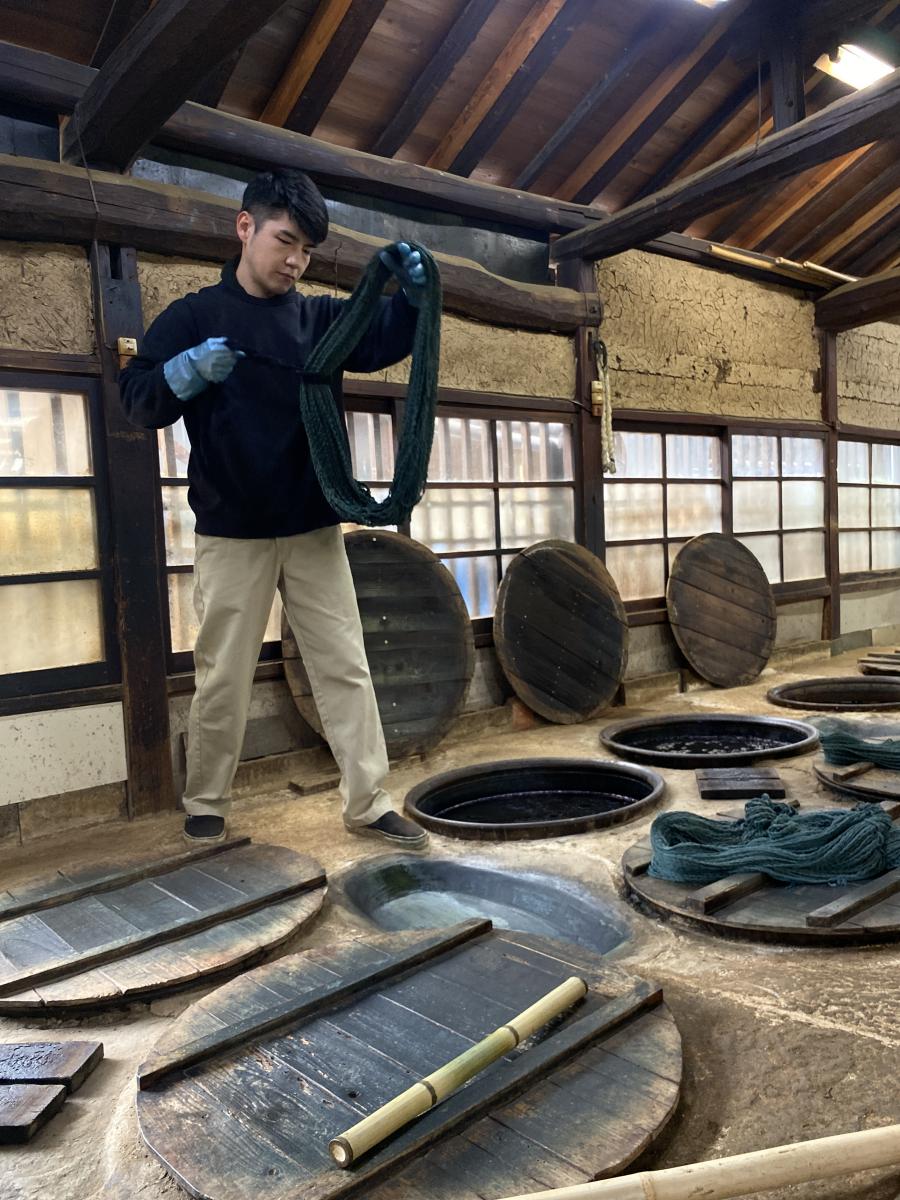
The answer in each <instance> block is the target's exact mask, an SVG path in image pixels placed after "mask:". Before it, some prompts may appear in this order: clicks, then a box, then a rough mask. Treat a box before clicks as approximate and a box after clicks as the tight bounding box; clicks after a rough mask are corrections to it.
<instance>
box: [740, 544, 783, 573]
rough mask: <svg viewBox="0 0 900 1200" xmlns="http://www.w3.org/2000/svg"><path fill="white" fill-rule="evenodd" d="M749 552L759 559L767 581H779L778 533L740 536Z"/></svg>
mask: <svg viewBox="0 0 900 1200" xmlns="http://www.w3.org/2000/svg"><path fill="white" fill-rule="evenodd" d="M738 541H739V542H742V543H743V544H744V545H745V546H746V547H747V549H748V550H749V551H750V552H751V554H755V555H756V557H757V558H758V559H759V562H760V564H761V566H762V569H763V570H764V571H765V573H766V578H767V579H768V581H769V583H781V562H780V561H779V554H778V534H777V533H764V534H760V535H759V536H758V537H740V538H738Z"/></svg>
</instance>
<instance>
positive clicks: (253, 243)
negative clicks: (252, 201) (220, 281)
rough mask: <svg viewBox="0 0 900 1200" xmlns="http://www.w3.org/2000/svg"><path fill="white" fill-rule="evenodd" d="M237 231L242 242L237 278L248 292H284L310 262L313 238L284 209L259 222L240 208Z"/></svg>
mask: <svg viewBox="0 0 900 1200" xmlns="http://www.w3.org/2000/svg"><path fill="white" fill-rule="evenodd" d="M237 232H238V237H239V238H240V239H241V242H242V244H243V249H242V251H241V263H240V266H239V268H238V278H239V280H240V282H241V284H242V286H243V287H244V288H245V289H246V290H247V291H249V292H250V294H251V295H254V296H265V297H270V296H283V295H284V294H285V292H288V291H290V289H291V288H292V287H293V286H294V284H295V283H296V282H297V280H298V279H300V277H301V276H302V275H303V273H304V271H305V270H306V268H307V267H308V266H309V256H310V254H311V253H312V249H313V242H312V240H311V239H310V237H309V235H308V234H307V233H304V231H303V230H302V229H301V228H300V226H299V225H298V224H297V222H296V221H294V220H293V219H292V218H291V217H290V216H289V215H288V213H286V212H284V213H277V214H276V215H275V216H274V217H267V218H266V219H265V220H264V221H262V222H261V223H260V224H257V222H256V221H255V219H254V218H253V217H252V216H251V214H250V213H248V212H241V213H239V214H238V218H237Z"/></svg>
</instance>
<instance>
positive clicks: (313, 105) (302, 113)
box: [281, 0, 386, 133]
mask: <svg viewBox="0 0 900 1200" xmlns="http://www.w3.org/2000/svg"><path fill="white" fill-rule="evenodd" d="M385 2H386V0H353V2H352V3H351V4H350V5H349V6H348V5H347V4H346V0H328V3H326V4H320V5H319V7H318V8H317V9H316V12H315V16H314V18H313V20H314V21H315V20H316V19H317V18H318V16H319V13H320V12H321V11H322V10H323V9H328V8H331V7H334V6H336V7H338V8H341V7H343V8H344V9H345V10H346V11H345V12H344V15H343V17H342V18H341V21H340V23H339V24H338V26H337V28H336V29H335V30H334V32H333V33H332V34H331V37H330V38H329V39H328V44H327V46H326V47H325V49H324V51H323V53H322V54H321V55H320V56H319V58H318V60H317V61H316V62H315V64H314V65H313V66H312V69H311V70H310V71H309V74H308V76H307V78H306V80H305V82H304V84H303V86H302V87H300V88H296V89H295V91H294V95H293V99H292V103H291V105H290V111H289V112H288V115H287V117H286V118H285V120H284V121H283V122H281V124H283V125H284V126H286V128H288V129H293V130H295V131H296V132H297V133H312V132H313V130H314V129H315V128H316V126H317V125H318V123H319V121H320V120H321V119H322V117H323V116H324V115H325V110H326V109H327V108H328V105H329V104H330V103H331V101H332V100H333V99H334V96H335V94H336V93H337V90H338V88H339V87H340V86H341V84H342V83H343V81H344V78H345V76H346V75H347V72H348V71H349V70H350V67H351V66H352V65H353V60H354V59H355V58H356V56H357V54H359V52H360V50H361V49H362V47H363V44H364V43H365V41H366V38H367V37H368V36H369V34H370V32H371V31H372V27H373V25H374V24H375V22H376V21H377V20H378V18H379V17H380V16H381V13H382V11H383V9H384V6H385ZM286 99H288V100H291V95H290V93H288V95H287V97H286Z"/></svg>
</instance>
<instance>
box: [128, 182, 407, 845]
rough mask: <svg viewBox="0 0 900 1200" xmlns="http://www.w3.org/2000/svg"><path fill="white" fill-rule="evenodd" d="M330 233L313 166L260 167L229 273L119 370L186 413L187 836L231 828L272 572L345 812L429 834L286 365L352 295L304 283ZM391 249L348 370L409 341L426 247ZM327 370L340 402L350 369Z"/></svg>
mask: <svg viewBox="0 0 900 1200" xmlns="http://www.w3.org/2000/svg"><path fill="white" fill-rule="evenodd" d="M327 234H328V213H327V210H326V208H325V203H324V201H323V199H322V196H321V195H320V193H319V191H318V189H317V188H316V187H315V185H314V184H313V182H312V180H310V179H309V178H308V177H307V176H306V175H304V174H303V173H302V172H300V171H271V172H267V173H265V174H263V175H259V176H257V177H256V178H255V179H253V180H251V182H250V183H249V184H248V186H247V189H246V191H245V192H244V196H243V200H242V203H241V211H240V213H239V214H238V216H237V235H238V237H239V238H240V241H241V252H240V255H239V257H238V258H236V259H235V260H233V261H232V262H231V263H228V264H227V265H226V266H225V267H224V269H223V271H222V280H221V282H220V283H217V284H215V285H214V286H212V287H206V288H202V289H201V290H200V291H199V292H193V293H191V294H190V295H188V296H185V297H184V298H182V299H180V300H176V301H175V302H174V303H173V304H170V305H169V307H168V308H167V309H166V310H165V311H164V312H162V313H160V315H159V316H158V317H157V318H156V320H155V321H154V322H153V324H152V325H151V326H150V328H149V329H148V330H147V333H146V336H145V338H144V344H143V347H142V352H141V354H140V355H139V356H137V357H135V358H134V359H132V360H131V362H130V363H129V365H128V367H127V369H126V370H125V371H124V372H123V374H122V378H121V390H122V402H123V404H124V406H125V411H126V413H127V414H128V417H129V419H130V420H131V421H133V422H134V423H135V424H136V425H140V426H143V427H144V428H148V429H159V428H162V427H163V426H165V425H170V424H172V423H173V422H175V421H177V420H178V418H179V417H184V422H185V426H186V428H187V432H188V436H189V438H190V442H191V456H190V462H189V465H188V480H189V485H190V486H189V489H188V502H189V503H190V506H191V508H192V509H193V512H194V515H195V518H196V534H195V561H194V605H195V608H196V610H197V615H198V618H199V621H200V630H199V633H198V635H197V643H196V647H195V650H194V664H195V671H196V690H195V693H194V699H193V702H192V704H191V712H190V719H189V724H188V759H187V784H186V787H185V793H184V808H185V811H186V813H187V817H186V819H185V823H184V835H185V838H186V840H187V841H189V842H191V843H200V844H208V843H211V842H215V841H221V840H222V839H223V838H224V837H225V819H226V817H227V815H228V810H229V806H230V795H231V785H232V780H233V778H234V773H235V771H236V769H237V764H238V758H239V755H240V750H241V744H242V741H243V736H244V729H245V726H246V721H247V710H248V708H249V704H250V692H251V687H252V683H253V673H254V669H255V666H256V662H257V659H258V657H259V649H260V646H261V644H262V639H263V635H264V632H265V627H266V622H267V620H268V617H269V612H270V610H271V607H272V602H273V600H274V597H275V589H276V587H277V586H280V587H281V590H282V596H283V599H284V604H285V608H286V610H287V614H288V619H289V620H290V623H291V628H292V629H293V632H294V634H295V636H296V638H297V642H298V644H299V646H300V650H301V653H302V655H303V662H304V664H305V666H306V669H307V671H308V673H309V677H310V683H311V684H312V688H313V694H314V696H315V700H316V705H317V707H318V711H319V715H320V717H321V719H322V725H323V728H324V730H325V736H326V737H327V739H328V742H329V745H330V746H331V750H332V752H333V754H334V756H335V759H336V761H337V763H338V765H339V767H340V770H341V798H342V802H343V818H344V824H345V826H346V827H347V828H348V829H349V830H350V831H351V832H353V833H361V834H369V835H372V836H377V837H381V838H383V839H385V840H387V841H389V842H392V843H395V844H397V845H400V846H403V847H406V848H418V847H420V846H423V845H424V844H425V842H426V840H427V835H426V834H425V833H424V831H423V830H422V829H421V828H420V827H419V826H418V825H415V824H413V822H411V821H408V820H406V819H405V818H404V817H401V816H400V815H399V814H397V813H395V812H394V811H393V809H392V807H391V802H390V798H389V797H388V795H387V793H386V792H385V791H384V788H383V783H384V779H385V776H386V775H387V770H388V763H387V754H386V751H385V744H384V735H383V732H382V728H381V721H380V718H379V715H378V708H377V704H376V701H375V694H374V691H373V689H372V681H371V677H370V675H369V669H368V664H367V663H366V657H365V650H364V647H363V637H362V627H361V623H360V619H359V611H358V608H357V604H356V595H355V592H354V590H353V581H352V578H351V575H350V569H349V566H348V563H347V556H346V552H345V550H344V542H343V538H342V535H341V530H340V525H339V518H338V516H337V514H336V513H335V512H334V510H333V509H332V508H331V507H330V506H329V504H328V503H327V501H326V500H325V497H324V495H323V494H322V489H321V488H320V486H319V483H318V480H317V478H316V475H315V471H314V470H313V467H312V463H311V460H310V452H309V443H308V441H307V438H306V433H305V431H304V428H303V422H302V420H301V417H300V406H299V376H298V374H297V373H296V371H295V370H292V369H291V365H295V366H296V367H297V368H302V367H303V365H304V364H305V362H306V360H307V359H308V357H309V355H310V353H311V351H312V349H313V348H314V346H315V345H316V344H317V342H318V341H319V339H320V338H321V337H322V335H323V334H324V333H325V331H326V330H327V329H328V327H329V326H330V325H331V324H332V322H333V321H334V320H335V319H336V318H337V317H338V316H339V315H340V312H341V308H342V306H343V301H341V300H337V299H334V298H332V297H330V296H321V297H312V298H311V297H304V296H302V295H301V294H300V293H298V292H297V291H296V290H295V286H294V285H295V284H296V282H297V280H298V279H300V277H301V276H302V275H303V273H304V271H305V270H306V268H307V266H308V265H309V258H310V252H311V251H312V249H313V247H314V246H316V245H318V244H319V243H320V242H322V241H324V240H325V237H326V236H327ZM382 259H383V261H384V262H385V263H386V265H387V266H388V267H390V268H391V270H393V272H394V273H395V275H396V276H397V278H398V280H399V281H400V283H401V285H402V286H401V288H400V289H398V291H397V293H396V295H395V296H394V297H393V298H391V299H390V300H388V299H386V298H384V297H382V299H381V300H380V310H379V311H378V312H377V314H376V315H375V318H374V320H373V322H372V324H371V326H370V328H369V331H368V332H367V333H366V335H365V336H364V337H363V339H362V341H361V342H360V343H359V345H358V346H357V348H356V349H355V350H354V352H353V353H352V355H351V356H350V358H349V359H348V360H347V363H346V367H347V369H348V370H351V371H377V370H379V369H381V368H382V367H387V366H390V365H391V364H392V363H396V362H399V361H400V360H401V359H403V358H405V357H406V356H407V355H408V354H409V353H410V351H411V349H412V342H413V334H414V331H415V326H416V307H417V305H418V303H419V296H420V295H421V293H422V289H423V287H424V282H425V270H424V267H423V265H422V263H421V256H420V255H419V253H418V251H411V250H410V248H409V246H407V245H406V244H405V243H400V244H399V246H398V248H397V253H396V254H392V253H389V252H387V251H383V252H382ZM417 293H418V295H417ZM257 356H262V357H257ZM273 360H276V361H273ZM279 363H280V364H285V363H286V364H289V365H288V366H284V365H278V364H279ZM331 386H332V394H333V396H334V401H335V403H336V404H337V405H338V406H339V407H340V408H341V411H343V404H342V398H341V382H340V376H339V375H338V376H336V377H335V378H334V379H333V381H332V385H331Z"/></svg>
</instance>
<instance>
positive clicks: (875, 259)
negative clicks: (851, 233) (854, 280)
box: [848, 213, 900, 275]
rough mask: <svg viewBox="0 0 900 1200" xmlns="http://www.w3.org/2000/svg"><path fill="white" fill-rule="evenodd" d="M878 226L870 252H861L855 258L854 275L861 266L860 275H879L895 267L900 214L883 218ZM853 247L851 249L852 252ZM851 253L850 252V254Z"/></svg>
mask: <svg viewBox="0 0 900 1200" xmlns="http://www.w3.org/2000/svg"><path fill="white" fill-rule="evenodd" d="M883 221H884V224H882V222H881V221H879V222H878V223H877V225H876V230H875V231H876V233H877V237H876V239H875V241H874V242H873V244H871V245H870V246H869V248H868V250H865V251H862V252H860V253H859V254H858V255H856V256H855V257H854V258H853V260H852V261H853V263H854V272H853V273H854V274H855V273H856V272H855V268H856V265H857V264H859V274H860V275H878V274H880V273H881V272H882V271H887V270H889V269H890V268H891V267H892V266H894V258H895V256H896V253H897V247H898V246H900V213H898V214H895V215H894V217H893V218H892V219H891V218H883ZM852 250H853V247H851V251H850V252H852ZM848 253H849V252H848Z"/></svg>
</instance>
